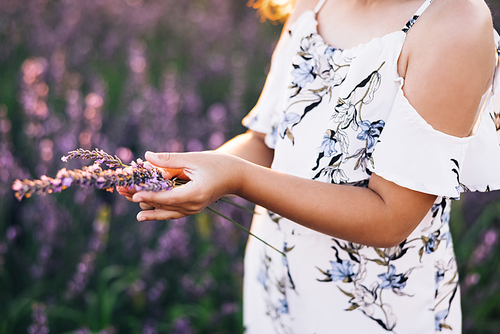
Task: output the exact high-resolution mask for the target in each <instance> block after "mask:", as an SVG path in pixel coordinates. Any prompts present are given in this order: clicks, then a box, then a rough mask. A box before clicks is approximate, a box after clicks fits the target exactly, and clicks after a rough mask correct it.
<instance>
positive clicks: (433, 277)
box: [243, 0, 500, 334]
mask: <svg viewBox="0 0 500 334" xmlns="http://www.w3.org/2000/svg"><path fill="white" fill-rule="evenodd" d="M323 2H324V1H323V0H321V1H320V3H319V4H318V5H317V6H316V9H315V10H314V11H306V12H304V13H303V14H302V15H301V16H300V17H299V18H298V19H297V21H296V22H294V23H293V24H292V25H291V26H290V31H289V34H287V36H286V37H285V38H284V39H283V40H282V41H281V42H280V44H279V45H278V47H277V49H276V51H275V53H274V55H273V61H272V65H271V70H270V73H269V77H268V80H267V81H266V85H265V87H264V91H263V93H262V95H261V98H260V99H259V102H258V103H257V106H256V107H255V108H254V109H253V110H252V111H251V112H250V114H249V115H248V116H247V117H246V118H245V119H244V120H243V124H244V125H246V126H247V127H248V128H250V129H252V130H255V131H258V132H262V133H266V143H267V145H268V146H269V147H271V148H273V149H274V150H275V156H274V161H273V165H272V168H273V169H276V170H279V171H282V172H286V173H289V174H293V175H297V176H301V177H304V178H309V179H314V180H318V181H322V182H330V183H336V184H345V185H346V186H348V185H350V186H359V187H366V186H367V184H368V180H369V178H370V175H371V173H373V172H375V173H377V175H380V176H381V177H383V178H385V179H386V180H389V181H392V182H395V183H397V184H399V185H401V186H403V187H407V188H410V189H413V190H416V191H420V192H424V193H429V194H434V195H437V196H438V198H437V200H436V202H435V204H434V205H433V206H432V209H431V210H430V211H429V212H428V214H427V215H426V216H425V218H424V219H423V220H422V222H421V223H420V225H419V226H418V227H417V228H416V229H415V230H414V231H413V233H412V234H411V235H410V236H409V237H408V238H407V239H406V240H405V241H404V242H402V243H401V244H400V245H398V246H396V247H393V248H387V249H380V248H374V247H368V246H364V245H359V244H354V243H351V242H347V241H344V240H340V239H336V238H332V237H330V236H327V235H324V234H322V233H319V232H315V231H313V230H310V229H308V228H305V227H303V226H301V225H298V224H296V223H294V222H292V221H289V220H287V219H285V218H283V217H280V216H278V215H276V214H274V213H273V212H270V211H268V210H266V209H264V208H260V207H258V208H257V209H256V210H257V211H258V214H257V215H255V217H254V221H253V223H252V231H253V233H255V234H257V235H258V236H260V237H262V238H263V239H265V240H266V241H268V242H269V243H271V244H273V245H274V246H275V247H277V248H278V249H281V250H283V251H284V252H286V254H287V257H286V258H285V257H283V256H282V255H280V254H279V253H278V252H276V251H274V250H272V249H271V248H269V247H267V246H265V245H263V244H262V243H260V242H259V241H258V240H256V239H253V238H250V239H249V242H248V246H247V251H246V257H245V279H244V325H245V328H246V333H249V334H255V333H256V334H267V333H283V334H285V333H296V334H323V333H370V334H375V333H386V332H394V333H400V334H408V333H418V334H428V333H434V332H448V333H460V332H461V311H460V293H459V286H458V274H457V266H456V262H455V256H454V252H453V244H452V240H451V236H450V232H449V226H448V221H449V217H450V216H449V215H450V199H454V198H458V197H459V195H460V193H461V192H463V191H488V190H490V189H499V188H500V147H499V143H498V138H497V127H496V126H495V124H499V123H500V122H499V117H498V114H497V113H496V112H498V109H495V107H496V106H497V105H499V103H497V102H496V101H495V100H497V99H498V96H499V95H500V94H496V93H497V90H498V88H497V87H500V82H497V81H498V80H499V79H498V76H497V77H496V78H495V80H494V83H493V85H492V87H491V89H490V91H489V92H488V93H487V94H485V95H484V98H483V101H482V107H483V110H482V112H481V117H480V122H479V123H478V124H479V125H478V127H477V129H476V131H475V133H474V134H473V135H471V136H469V137H467V138H457V137H454V136H450V135H446V134H444V133H441V132H438V131H436V130H434V129H433V128H432V127H431V126H430V125H429V124H428V123H426V122H425V121H424V120H423V119H422V118H421V117H420V116H419V114H418V113H417V112H416V111H415V109H414V108H413V107H412V106H411V105H410V104H409V102H408V100H407V99H406V98H405V96H404V95H403V91H402V89H401V88H402V86H403V78H401V77H400V76H399V75H398V73H397V61H398V57H399V54H400V52H401V48H402V46H403V43H404V41H405V38H406V33H407V31H408V30H409V29H410V28H411V27H412V25H413V24H414V23H415V22H416V20H417V19H418V17H419V16H420V15H421V14H422V12H423V11H424V10H425V9H426V8H427V6H428V5H430V3H431V2H432V1H431V0H427V1H426V2H425V3H424V4H423V5H422V7H421V8H420V9H419V10H418V11H417V13H416V14H415V15H414V16H413V17H412V18H411V20H410V21H409V22H408V23H407V24H406V26H405V27H404V28H403V29H402V30H400V31H396V32H393V33H390V34H388V35H385V36H383V37H381V38H375V39H373V40H372V41H370V42H369V43H366V44H361V45H358V46H356V47H354V48H351V49H345V50H340V49H335V48H333V47H331V46H330V45H328V44H326V43H325V42H324V41H323V40H322V38H321V36H320V35H319V34H318V32H317V21H316V14H317V11H318V10H319V9H320V8H321V6H322V4H323ZM495 39H496V40H495V42H496V43H497V45H498V42H499V37H498V35H497V34H496V33H495ZM318 196H321V194H318ZM331 205H335V203H332V204H331ZM360 205H362V203H360ZM409 205H411V204H409Z"/></svg>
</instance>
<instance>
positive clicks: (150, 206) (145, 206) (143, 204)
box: [139, 202, 155, 210]
mask: <svg viewBox="0 0 500 334" xmlns="http://www.w3.org/2000/svg"><path fill="white" fill-rule="evenodd" d="M139 207H140V208H141V209H142V210H153V209H154V208H155V207H154V206H152V205H149V204H147V203H144V202H141V203H139Z"/></svg>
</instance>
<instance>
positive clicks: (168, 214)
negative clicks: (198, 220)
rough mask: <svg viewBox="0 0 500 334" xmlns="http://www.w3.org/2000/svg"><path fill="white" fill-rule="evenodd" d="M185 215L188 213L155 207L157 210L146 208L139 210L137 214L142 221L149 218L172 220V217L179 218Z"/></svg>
mask: <svg viewBox="0 0 500 334" xmlns="http://www.w3.org/2000/svg"><path fill="white" fill-rule="evenodd" d="M185 216H186V215H184V214H182V213H180V212H176V211H168V210H163V209H155V210H146V211H141V212H139V213H138V214H137V220H138V221H140V222H143V221H149V220H170V219H179V218H182V217H185Z"/></svg>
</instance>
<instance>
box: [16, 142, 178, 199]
mask: <svg viewBox="0 0 500 334" xmlns="http://www.w3.org/2000/svg"><path fill="white" fill-rule="evenodd" d="M75 158H80V159H94V160H96V162H95V163H94V164H93V165H91V166H86V167H83V169H81V170H80V169H74V170H67V169H66V168H63V169H61V170H59V171H58V172H57V175H56V178H55V179H53V178H51V177H48V176H45V175H43V176H42V177H41V178H40V180H33V181H32V180H27V179H26V180H24V181H21V180H19V179H18V180H16V181H14V183H13V185H12V190H14V191H15V192H16V193H15V196H16V198H17V199H18V200H19V201H21V200H22V199H23V197H26V198H29V197H30V196H31V195H32V194H38V195H44V194H51V193H54V192H61V191H62V190H64V189H66V188H68V187H70V186H74V185H80V186H81V187H83V188H87V187H95V188H97V189H103V190H107V191H111V192H112V191H113V189H114V188H115V187H118V186H121V187H133V186H135V187H136V189H137V190H146V191H161V190H170V189H172V187H173V182H172V181H170V180H168V179H164V178H163V174H162V172H161V171H160V170H159V169H158V168H154V167H152V166H151V165H149V164H147V163H144V162H143V161H142V160H141V159H137V162H134V161H132V164H131V167H129V166H125V165H123V163H122V162H121V160H120V159H119V158H118V157H116V156H115V157H112V156H111V155H109V154H107V153H106V152H104V151H102V150H97V149H96V150H94V151H87V150H83V149H78V150H75V151H71V152H69V154H68V155H67V156H64V157H62V160H63V161H67V160H68V159H75ZM101 163H104V164H106V165H107V166H109V167H118V166H122V167H125V168H117V169H114V170H113V169H107V170H103V169H102V168H101V167H100V166H99V165H100V164H101Z"/></svg>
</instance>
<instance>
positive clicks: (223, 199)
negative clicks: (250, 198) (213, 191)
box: [219, 197, 259, 215]
mask: <svg viewBox="0 0 500 334" xmlns="http://www.w3.org/2000/svg"><path fill="white" fill-rule="evenodd" d="M219 201H221V202H224V203H228V204H231V205H233V206H235V207H237V208H238V209H241V210H245V211H246V212H250V213H253V214H254V215H258V214H259V213H257V212H255V211H254V210H252V209H249V208H247V207H246V206H244V205H240V204H238V203H235V202H233V201H231V200H230V199H227V198H225V197H221V198H219Z"/></svg>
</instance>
